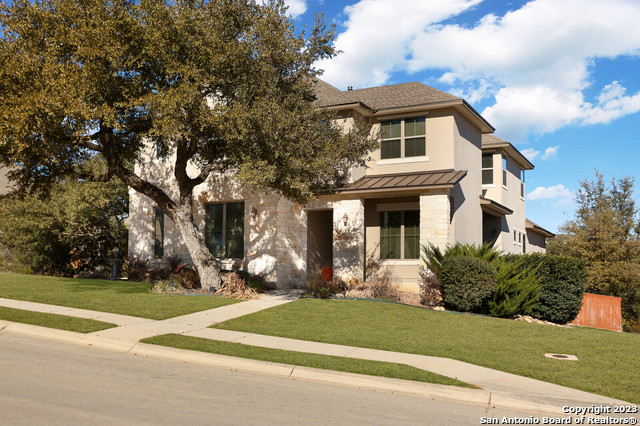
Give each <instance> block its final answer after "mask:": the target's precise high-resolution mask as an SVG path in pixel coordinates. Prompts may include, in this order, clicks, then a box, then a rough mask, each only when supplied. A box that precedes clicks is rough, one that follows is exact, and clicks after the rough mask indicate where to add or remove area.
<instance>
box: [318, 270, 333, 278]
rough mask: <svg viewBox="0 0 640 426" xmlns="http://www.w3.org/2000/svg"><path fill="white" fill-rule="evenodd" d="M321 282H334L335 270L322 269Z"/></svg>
mask: <svg viewBox="0 0 640 426" xmlns="http://www.w3.org/2000/svg"><path fill="white" fill-rule="evenodd" d="M320 280H321V281H333V268H322V270H321V271H320Z"/></svg>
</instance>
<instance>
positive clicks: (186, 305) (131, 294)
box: [0, 273, 238, 320]
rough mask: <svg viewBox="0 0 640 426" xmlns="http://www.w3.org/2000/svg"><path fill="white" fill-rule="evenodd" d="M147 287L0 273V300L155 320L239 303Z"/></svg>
mask: <svg viewBox="0 0 640 426" xmlns="http://www.w3.org/2000/svg"><path fill="white" fill-rule="evenodd" d="M149 286H150V284H149V283H140V282H132V281H108V280H82V279H74V278H58V277H43V276H38V275H22V274H10V273H0V297H4V298H7V299H17V300H27V301H30V302H39V303H47V304H50V305H59V306H68V307H72V308H82V309H90V310H94V311H101V312H110V313H114V314H122V315H132V316H135V317H141V318H150V319H156V320H161V319H166V318H172V317H175V316H179V315H185V314H190V313H193V312H198V311H203V310H206V309H212V308H217V307H219V306H224V305H228V304H231V303H237V302H238V300H235V299H225V298H222V297H215V296H180V295H170V294H155V293H150V292H149V291H148V290H149Z"/></svg>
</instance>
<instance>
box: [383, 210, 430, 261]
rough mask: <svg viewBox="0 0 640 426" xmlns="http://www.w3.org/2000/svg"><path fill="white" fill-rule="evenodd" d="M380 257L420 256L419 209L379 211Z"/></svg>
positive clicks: (407, 257)
mask: <svg viewBox="0 0 640 426" xmlns="http://www.w3.org/2000/svg"><path fill="white" fill-rule="evenodd" d="M380 258H381V259H419V258H420V211H419V210H407V211H387V212H380Z"/></svg>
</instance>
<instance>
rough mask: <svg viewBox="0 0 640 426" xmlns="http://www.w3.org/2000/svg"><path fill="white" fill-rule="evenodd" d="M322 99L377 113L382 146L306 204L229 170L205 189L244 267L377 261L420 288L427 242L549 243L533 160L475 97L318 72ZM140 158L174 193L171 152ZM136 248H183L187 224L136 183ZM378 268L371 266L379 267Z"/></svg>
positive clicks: (221, 232)
mask: <svg viewBox="0 0 640 426" xmlns="http://www.w3.org/2000/svg"><path fill="white" fill-rule="evenodd" d="M317 94H318V100H317V106H318V107H320V108H328V109H331V110H334V111H335V112H336V114H337V116H338V119H339V120H340V121H341V123H342V124H343V125H349V122H350V121H351V120H352V118H351V117H353V115H354V114H361V115H364V116H366V117H369V118H370V119H372V120H373V122H374V123H375V124H374V126H373V128H372V132H373V134H378V132H379V134H380V149H377V150H375V151H373V152H372V153H370V160H368V162H367V167H361V168H355V169H353V170H352V172H351V175H350V177H349V179H348V180H347V182H345V184H344V185H343V186H342V187H341V188H340V189H339V190H337V191H335V192H334V193H332V194H328V195H323V196H320V197H319V198H318V199H316V200H313V201H311V202H310V203H308V204H307V205H305V206H301V205H298V204H296V203H293V202H290V201H288V200H286V199H284V198H279V197H277V196H274V195H273V194H270V193H266V192H259V191H254V190H253V189H251V188H241V187H240V186H239V185H238V184H237V183H236V182H235V181H234V179H233V176H230V175H216V176H211V177H210V178H209V180H208V181H207V182H206V183H204V184H202V185H199V186H198V187H196V188H195V192H194V196H195V199H196V207H195V212H194V214H195V218H196V221H198V223H200V224H201V226H202V227H201V231H202V233H203V235H204V238H205V241H206V244H207V246H208V247H209V248H210V250H211V251H212V253H213V254H214V255H215V256H216V257H218V258H220V259H221V260H222V261H223V264H224V265H225V267H229V268H231V267H232V266H234V265H235V266H236V267H237V266H241V267H243V268H244V269H246V270H248V271H249V272H252V273H258V274H262V275H264V276H265V278H266V279H267V280H268V281H271V282H274V283H277V285H278V286H280V287H286V286H292V285H299V284H303V283H304V282H305V281H306V280H307V279H308V278H311V277H317V276H319V271H320V270H321V269H322V268H333V274H334V278H337V279H343V280H356V279H357V280H362V279H372V277H371V276H369V277H367V276H366V272H365V271H367V265H368V264H372V263H373V262H371V260H374V261H376V263H380V265H382V267H383V268H386V269H388V270H389V271H390V272H391V273H392V276H393V277H394V281H396V282H397V283H400V284H403V285H404V286H405V287H407V288H410V289H413V290H417V289H418V285H417V280H418V267H419V265H420V247H421V246H422V245H426V244H433V245H436V246H438V247H441V248H444V247H446V246H447V245H449V244H454V243H456V242H460V243H469V244H481V243H483V242H490V243H491V244H493V245H494V246H495V247H497V248H499V249H501V250H503V251H505V252H512V253H523V252H526V253H529V252H534V251H544V247H545V244H544V241H545V237H548V236H552V235H553V234H551V233H550V232H548V231H546V230H544V229H543V228H541V227H539V226H538V225H535V224H534V223H533V222H530V221H528V220H527V219H526V217H525V200H524V170H531V169H533V165H532V164H531V163H530V162H529V161H528V160H527V159H526V158H525V157H524V156H523V155H522V154H521V153H520V152H519V151H518V150H517V149H516V148H515V147H513V145H511V144H510V143H508V142H506V141H503V140H501V139H498V138H496V137H493V136H491V135H490V134H491V133H493V131H494V128H493V127H492V126H491V125H490V124H489V123H488V122H487V121H486V120H485V119H484V118H483V117H482V116H481V115H480V114H479V113H478V112H476V111H475V110H474V109H473V108H472V107H471V106H470V105H469V104H468V103H467V102H466V101H464V100H463V99H461V98H458V97H455V96H453V95H450V94H447V93H444V92H441V91H439V90H436V89H434V88H432V87H429V86H426V85H424V84H421V83H417V82H413V83H404V84H396V85H390V86H381V87H374V88H368V89H360V90H347V91H341V90H339V89H337V88H335V87H333V86H331V85H329V84H327V83H325V82H323V81H320V80H318V82H317ZM144 160H146V161H143V162H141V163H139V164H138V165H137V166H136V168H137V171H138V172H139V173H141V174H142V175H143V176H144V177H147V178H151V179H153V180H154V181H155V182H157V183H159V184H160V186H162V187H163V188H165V189H167V190H169V191H170V192H171V185H169V184H167V183H166V182H170V181H171V177H172V176H173V172H172V169H171V162H170V161H169V162H163V161H161V160H159V159H157V157H156V153H155V149H154V148H152V147H150V148H149V151H148V158H146V159H144ZM130 197H131V203H130V222H129V232H130V234H129V235H130V237H129V253H130V254H132V255H137V256H142V257H146V258H153V257H161V256H167V255H180V256H183V257H184V259H185V260H188V254H187V252H186V249H185V247H184V245H183V244H182V243H181V242H180V238H179V235H178V231H177V229H176V228H175V226H174V225H173V224H172V223H171V222H170V221H169V220H168V219H167V220H165V219H164V217H163V214H162V212H161V211H160V210H159V209H157V208H155V206H154V204H153V202H152V201H151V200H150V199H148V198H147V197H145V196H142V195H140V194H138V193H136V192H135V191H133V190H131V191H130ZM369 269H370V268H369Z"/></svg>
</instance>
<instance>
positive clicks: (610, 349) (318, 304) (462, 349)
mask: <svg viewBox="0 0 640 426" xmlns="http://www.w3.org/2000/svg"><path fill="white" fill-rule="evenodd" d="M215 327H216V328H223V329H228V330H238V331H246V332H252V333H259V334H268V335H274V336H282V337H289V338H294V339H301V340H312V341H317V342H327V343H336V344H341V345H350V346H360V347H366V348H374V349H382V350H388V351H397V352H408V353H416V354H423V355H432V356H439V357H446V358H453V359H458V360H460V361H466V362H469V363H472V364H477V365H482V366H485V367H489V368H494V369H497V370H502V371H507V372H510V373H514V374H519V375H522V376H528V377H532V378H535V379H539V380H544V381H547V382H552V383H557V384H560V385H564V386H568V387H572V388H576V389H582V390H585V391H588V392H594V393H597V394H601V395H606V396H610V397H614V398H619V399H623V400H626V401H631V402H635V403H640V334H629V333H616V332H609V331H603V330H595V329H588V328H580V327H571V328H562V327H553V326H548V325H538V324H529V323H524V322H517V321H511V320H504V319H497V318H488V317H481V316H473V315H463V314H456V313H449V312H437V311H431V310H427V309H420V308H414V307H409V306H402V305H396V304H388V303H376V302H366V301H347V300H322V299H302V300H298V301H295V302H292V303H287V304H285V305H281V306H277V307H275V308H271V309H267V310H264V311H261V312H257V313H255V314H252V315H247V316H244V317H240V318H236V319H233V320H230V321H226V322H224V323H220V324H217V325H216V326H215ZM545 353H563V354H573V355H576V356H578V358H579V359H580V360H579V361H577V362H575V361H574V362H570V361H559V360H554V359H548V358H545V357H544V354H545Z"/></svg>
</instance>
